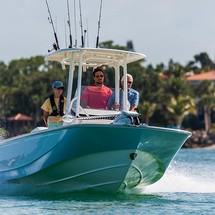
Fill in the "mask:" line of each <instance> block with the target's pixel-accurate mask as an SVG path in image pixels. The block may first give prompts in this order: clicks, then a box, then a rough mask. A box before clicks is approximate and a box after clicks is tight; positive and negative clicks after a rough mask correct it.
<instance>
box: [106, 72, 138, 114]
mask: <svg viewBox="0 0 215 215" xmlns="http://www.w3.org/2000/svg"><path fill="white" fill-rule="evenodd" d="M127 84H128V85H127V86H128V106H129V108H128V109H129V110H130V111H136V110H137V106H138V104H139V92H137V91H136V90H134V89H133V88H131V87H132V84H133V77H132V75H130V74H127ZM121 85H122V88H121V89H120V97H119V104H116V103H115V93H113V94H112V95H111V96H110V98H109V99H108V102H107V106H108V108H109V109H114V110H118V109H119V110H123V86H124V77H122V79H121Z"/></svg>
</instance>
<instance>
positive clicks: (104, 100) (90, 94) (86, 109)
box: [70, 85, 118, 116]
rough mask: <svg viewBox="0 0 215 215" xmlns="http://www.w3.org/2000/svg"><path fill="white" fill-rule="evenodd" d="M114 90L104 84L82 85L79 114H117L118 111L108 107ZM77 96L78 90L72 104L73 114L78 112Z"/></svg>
mask: <svg viewBox="0 0 215 215" xmlns="http://www.w3.org/2000/svg"><path fill="white" fill-rule="evenodd" d="M113 92H114V89H113V88H108V87H106V86H104V85H103V86H102V87H98V86H82V87H81V97H80V106H79V114H80V115H89V116H96V115H109V114H117V113H118V111H115V110H112V109H111V107H108V100H109V98H110V96H111V94H112V93H113ZM77 96H78V95H77V90H76V92H75V96H74V98H73V99H72V101H71V105H70V107H71V111H72V112H73V114H76V112H77V109H76V108H77V98H78V97H77Z"/></svg>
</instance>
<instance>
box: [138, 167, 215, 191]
mask: <svg viewBox="0 0 215 215" xmlns="http://www.w3.org/2000/svg"><path fill="white" fill-rule="evenodd" d="M212 174H213V175H212ZM214 177H215V175H214V173H213V170H212V171H211V170H209V169H208V170H207V169H204V171H202V169H200V168H198V166H196V169H195V167H194V169H192V170H191V169H190V167H187V168H186V167H185V166H184V167H183V168H181V169H178V167H176V166H174V164H173V165H171V166H170V167H169V168H168V169H167V171H166V173H165V174H164V176H163V177H162V178H161V180H159V181H158V182H157V183H155V184H152V185H150V186H147V187H145V188H143V189H141V192H143V193H163V192H168V193H169V192H187V193H215V184H214Z"/></svg>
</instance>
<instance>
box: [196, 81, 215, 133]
mask: <svg viewBox="0 0 215 215" xmlns="http://www.w3.org/2000/svg"><path fill="white" fill-rule="evenodd" d="M197 94H198V97H199V100H198V105H200V106H201V107H203V110H204V121H205V131H206V132H207V133H208V132H209V131H210V130H211V111H212V109H214V108H215V84H214V83H213V82H212V81H207V80H206V81H203V82H201V83H200V84H199V85H198V88H197Z"/></svg>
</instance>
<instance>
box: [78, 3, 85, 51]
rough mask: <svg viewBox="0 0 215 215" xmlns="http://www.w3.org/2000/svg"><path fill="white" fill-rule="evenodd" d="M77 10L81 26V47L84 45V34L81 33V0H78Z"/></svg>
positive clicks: (81, 25)
mask: <svg viewBox="0 0 215 215" xmlns="http://www.w3.org/2000/svg"><path fill="white" fill-rule="evenodd" d="M79 11H80V27H81V45H82V47H84V34H83V24H82V13H81V0H79Z"/></svg>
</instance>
